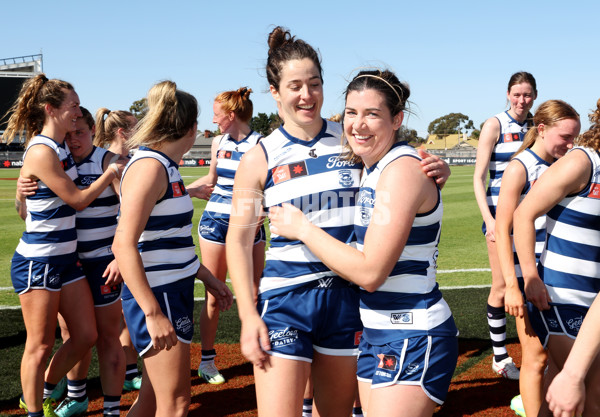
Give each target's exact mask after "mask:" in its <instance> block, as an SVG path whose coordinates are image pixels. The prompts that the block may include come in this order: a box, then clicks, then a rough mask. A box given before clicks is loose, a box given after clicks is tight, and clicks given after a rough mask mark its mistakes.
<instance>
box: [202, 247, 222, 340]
mask: <svg viewBox="0 0 600 417" xmlns="http://www.w3.org/2000/svg"><path fill="white" fill-rule="evenodd" d="M200 252H201V253H202V264H203V265H204V266H206V268H207V269H208V270H209V271H210V272H211V273H212V274H213V275H214V276H215V277H216V278H218V279H219V280H221V281H223V282H225V277H226V275H227V262H226V259H225V245H219V244H216V243H212V242H209V241H207V240H204V239H200ZM205 297H206V298H205V302H204V305H203V306H202V312H201V313H200V339H201V342H202V350H211V349H214V346H215V338H216V335H217V325H218V323H219V306H218V304H217V302H216V300H215V298H214V297H213V296H212V294H210V293H209V292H208V291H206V292H205Z"/></svg>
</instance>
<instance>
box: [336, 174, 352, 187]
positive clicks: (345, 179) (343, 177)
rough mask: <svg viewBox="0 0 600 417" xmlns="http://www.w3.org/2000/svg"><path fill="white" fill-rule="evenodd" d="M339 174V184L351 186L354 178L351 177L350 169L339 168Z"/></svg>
mask: <svg viewBox="0 0 600 417" xmlns="http://www.w3.org/2000/svg"><path fill="white" fill-rule="evenodd" d="M338 175H339V176H340V185H341V186H342V187H346V188H348V187H352V186H353V185H354V178H352V171H350V170H349V169H340V170H339V171H338Z"/></svg>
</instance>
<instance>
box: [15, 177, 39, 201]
mask: <svg viewBox="0 0 600 417" xmlns="http://www.w3.org/2000/svg"><path fill="white" fill-rule="evenodd" d="M37 189H38V185H37V181H35V180H32V179H29V178H23V177H21V176H19V179H18V180H17V194H18V195H20V196H22V197H31V196H32V195H35V193H36V191H37Z"/></svg>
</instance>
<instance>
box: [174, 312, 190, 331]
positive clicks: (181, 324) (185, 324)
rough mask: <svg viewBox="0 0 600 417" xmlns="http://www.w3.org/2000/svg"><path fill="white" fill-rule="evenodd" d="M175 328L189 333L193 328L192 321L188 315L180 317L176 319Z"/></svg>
mask: <svg viewBox="0 0 600 417" xmlns="http://www.w3.org/2000/svg"><path fill="white" fill-rule="evenodd" d="M175 328H177V330H178V331H179V332H181V333H188V332H189V331H190V330H191V329H192V321H191V320H190V318H189V317H188V316H185V317H180V318H178V319H177V320H176V321H175Z"/></svg>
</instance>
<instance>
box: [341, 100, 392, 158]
mask: <svg viewBox="0 0 600 417" xmlns="http://www.w3.org/2000/svg"><path fill="white" fill-rule="evenodd" d="M403 118H404V113H402V112H400V113H398V114H397V115H396V116H393V117H392V115H391V113H390V110H389V108H388V107H387V105H386V102H385V97H384V96H383V95H382V94H381V93H380V92H378V91H376V90H372V89H365V90H360V91H350V92H349V93H348V95H347V96H346V108H345V110H344V134H345V135H346V138H347V139H348V143H349V144H350V147H351V148H352V151H353V152H354V154H355V155H357V156H360V157H361V158H362V160H363V162H364V163H365V165H366V166H367V167H370V166H372V165H373V164H375V163H376V162H377V161H379V160H380V159H381V158H383V156H384V155H385V154H386V153H387V152H388V151H389V150H390V148H391V147H392V145H393V144H394V142H395V141H396V140H395V138H396V131H397V130H398V129H399V128H400V125H401V124H402V119H403Z"/></svg>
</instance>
